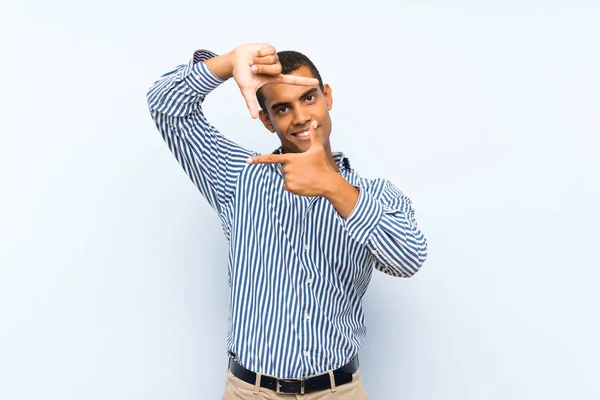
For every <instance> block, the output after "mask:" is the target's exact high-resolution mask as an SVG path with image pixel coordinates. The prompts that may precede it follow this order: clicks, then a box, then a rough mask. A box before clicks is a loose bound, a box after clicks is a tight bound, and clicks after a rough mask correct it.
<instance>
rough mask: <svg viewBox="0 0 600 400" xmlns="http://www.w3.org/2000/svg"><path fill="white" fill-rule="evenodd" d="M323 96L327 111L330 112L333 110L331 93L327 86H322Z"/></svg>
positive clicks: (329, 87)
mask: <svg viewBox="0 0 600 400" xmlns="http://www.w3.org/2000/svg"><path fill="white" fill-rule="evenodd" d="M323 94H324V95H325V103H326V104H327V111H331V109H332V108H333V93H332V92H331V86H329V85H328V84H325V85H323Z"/></svg>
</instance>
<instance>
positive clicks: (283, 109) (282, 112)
mask: <svg viewBox="0 0 600 400" xmlns="http://www.w3.org/2000/svg"><path fill="white" fill-rule="evenodd" d="M287 110H288V108H287V107H281V108H279V109H278V110H277V114H285V113H286V111H287Z"/></svg>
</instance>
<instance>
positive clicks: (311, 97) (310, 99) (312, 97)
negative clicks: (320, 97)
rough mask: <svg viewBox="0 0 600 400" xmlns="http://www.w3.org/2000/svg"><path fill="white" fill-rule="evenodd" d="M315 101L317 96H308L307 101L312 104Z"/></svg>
mask: <svg viewBox="0 0 600 400" xmlns="http://www.w3.org/2000/svg"><path fill="white" fill-rule="evenodd" d="M314 99H315V95H314V94H309V95H308V96H306V101H307V102H309V103H311V102H312V101H314Z"/></svg>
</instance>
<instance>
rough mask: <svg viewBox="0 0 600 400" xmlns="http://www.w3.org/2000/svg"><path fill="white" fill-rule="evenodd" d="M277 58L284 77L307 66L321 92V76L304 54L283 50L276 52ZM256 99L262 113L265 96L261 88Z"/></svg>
mask: <svg viewBox="0 0 600 400" xmlns="http://www.w3.org/2000/svg"><path fill="white" fill-rule="evenodd" d="M277 57H278V58H279V62H280V63H281V73H282V74H284V75H289V74H291V73H292V72H294V71H295V70H297V69H298V68H300V67H302V66H307V67H308V69H309V70H310V73H311V74H312V76H313V78H316V79H317V80H318V81H319V87H320V88H321V90H323V79H321V74H319V70H318V69H317V67H315V64H313V62H312V61H310V59H309V58H308V57H306V56H305V55H304V54H302V53H299V52H297V51H293V50H284V51H279V52H277ZM256 99H257V100H258V104H259V105H260V108H261V109H262V110H263V111H266V108H267V107H266V106H265V95H264V94H263V92H262V88H260V89H258V90H257V91H256Z"/></svg>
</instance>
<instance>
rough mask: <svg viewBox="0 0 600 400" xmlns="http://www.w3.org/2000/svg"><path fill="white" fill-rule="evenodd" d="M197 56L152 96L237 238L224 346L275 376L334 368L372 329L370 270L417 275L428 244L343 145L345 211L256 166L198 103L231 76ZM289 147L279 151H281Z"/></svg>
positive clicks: (404, 202)
mask: <svg viewBox="0 0 600 400" xmlns="http://www.w3.org/2000/svg"><path fill="white" fill-rule="evenodd" d="M214 55H215V54H214V53H211V52H209V51H205V50H199V51H197V52H195V53H194V57H193V59H192V60H190V62H189V63H188V64H187V65H181V66H179V67H177V68H176V69H175V70H174V71H171V72H168V73H167V74H165V75H163V76H162V77H161V78H160V79H159V80H158V81H157V82H155V83H154V85H153V86H152V87H151V88H150V90H149V92H148V104H149V107H150V112H151V114H152V118H153V119H154V121H155V122H156V126H157V127H158V130H159V131H160V132H161V134H162V136H163V138H164V140H165V142H166V143H167V145H168V146H169V149H170V150H171V151H172V152H173V154H174V155H175V158H176V159H177V161H178V162H179V163H180V164H181V166H182V167H183V169H184V170H185V172H186V173H187V174H188V176H189V177H190V179H191V180H192V182H193V183H194V184H195V185H196V186H197V187H198V189H199V190H200V192H201V193H202V195H203V196H204V197H205V198H206V199H207V200H208V202H209V203H210V205H211V206H212V207H213V208H214V209H215V210H216V211H217V213H218V214H219V217H220V219H221V221H222V225H223V230H224V232H225V236H226V237H227V240H228V243H229V257H228V277H229V286H230V300H229V302H230V311H229V313H230V315H229V321H230V326H229V329H228V334H227V348H228V350H229V351H230V352H231V353H233V354H234V355H235V356H234V357H235V358H236V360H237V361H238V362H239V363H240V364H242V365H243V366H245V367H246V368H248V369H250V370H252V371H256V372H261V373H263V374H268V375H273V376H276V377H279V378H302V377H306V376H309V375H313V374H317V373H322V372H324V371H326V370H328V369H335V368H337V367H339V366H341V365H344V364H345V363H347V362H348V361H349V360H350V359H351V358H352V357H353V356H354V355H356V354H357V353H358V350H359V348H360V346H361V343H362V341H363V340H364V339H365V336H366V327H365V323H364V316H363V310H362V300H361V299H362V297H363V295H364V294H365V291H366V290H367V286H368V284H369V280H370V278H371V273H372V270H373V267H375V268H377V269H378V270H380V271H383V272H385V273H386V274H389V275H393V276H400V277H409V276H411V275H413V274H414V273H416V272H417V271H418V269H419V268H420V267H421V265H422V264H423V262H424V261H425V258H426V252H427V242H426V240H425V238H424V236H423V234H422V233H421V231H420V230H419V228H418V227H417V223H416V221H415V219H414V211H413V209H412V206H411V202H410V200H409V199H408V198H407V197H406V196H405V195H404V194H402V193H401V192H400V191H399V190H398V189H396V187H394V185H392V184H391V183H390V182H389V181H387V180H383V179H365V178H361V177H360V176H359V175H358V174H357V173H356V172H355V171H354V170H353V169H352V168H351V167H350V164H349V161H348V159H347V158H346V157H344V155H343V154H342V153H334V158H335V160H336V162H337V163H338V165H339V173H340V174H341V175H342V176H343V177H344V178H345V179H346V180H347V181H348V182H350V183H351V184H352V185H354V186H356V187H358V188H359V192H360V194H359V198H358V202H357V204H356V206H355V208H354V210H353V211H352V213H351V214H350V215H349V216H348V218H347V219H344V218H343V217H342V216H341V215H339V214H338V212H337V211H336V210H335V209H334V208H333V206H332V205H331V203H329V201H327V200H326V199H325V198H322V197H303V196H297V195H294V194H292V193H289V192H287V191H285V190H284V189H283V187H282V184H283V176H282V175H281V172H280V170H279V165H269V164H260V165H249V164H247V163H246V160H247V158H248V157H249V156H252V155H257V154H258V153H256V152H252V151H248V150H246V149H243V148H241V147H240V146H239V145H237V144H236V143H233V142H232V141H231V140H229V139H227V138H226V137H224V136H223V135H222V134H220V133H219V132H218V131H217V129H216V128H215V127H213V126H212V125H211V124H210V123H209V122H208V121H207V120H206V118H205V116H204V114H203V112H202V108H201V104H202V102H203V100H204V98H205V96H206V95H208V94H209V93H210V92H211V91H212V90H213V89H215V88H216V87H217V86H219V84H221V83H222V82H223V81H222V80H221V79H219V78H218V77H217V76H216V75H214V73H212V71H211V70H210V69H209V68H208V67H206V65H205V64H204V63H203V62H202V61H204V60H207V59H209V58H211V57H213V56H214ZM278 151H279V152H281V149H279V150H278Z"/></svg>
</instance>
